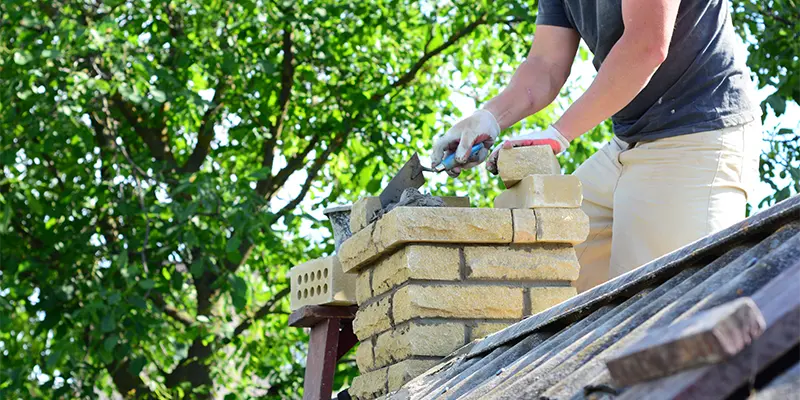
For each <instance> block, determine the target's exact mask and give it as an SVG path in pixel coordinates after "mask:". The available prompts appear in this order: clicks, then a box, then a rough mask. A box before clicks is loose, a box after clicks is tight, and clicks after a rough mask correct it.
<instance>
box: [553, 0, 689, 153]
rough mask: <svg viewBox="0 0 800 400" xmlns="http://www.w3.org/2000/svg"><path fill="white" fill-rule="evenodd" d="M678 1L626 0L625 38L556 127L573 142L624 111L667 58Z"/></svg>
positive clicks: (624, 6) (624, 1)
mask: <svg viewBox="0 0 800 400" xmlns="http://www.w3.org/2000/svg"><path fill="white" fill-rule="evenodd" d="M679 6H680V0H623V1H622V18H623V22H624V24H625V32H624V33H623V34H622V37H620V39H619V41H617V43H616V44H615V45H614V47H613V48H612V49H611V51H610V52H609V53H608V56H607V57H606V59H605V61H604V62H603V65H602V66H601V67H600V71H598V73H597V77H596V78H595V80H594V82H592V84H591V86H589V89H588V90H586V92H585V93H584V94H583V95H582V96H581V97H580V98H579V99H578V100H577V101H575V103H573V104H572V105H571V106H570V107H569V108H568V109H567V111H566V112H564V115H562V116H561V119H559V120H558V122H556V123H555V124H553V126H554V127H555V128H556V129H557V130H558V131H559V132H560V133H561V134H562V135H564V136H565V137H566V138H567V139H568V140H572V139H574V138H576V137H578V136H580V135H582V134H584V133H585V132H587V131H588V130H590V129H592V128H593V127H594V126H596V125H598V124H600V123H601V122H603V121H605V120H606V119H608V118H609V117H611V116H612V115H614V114H615V113H616V112H618V111H619V110H621V109H623V108H624V107H625V106H627V105H628V103H630V102H631V100H633V98H634V97H636V95H638V94H639V92H640V91H641V90H642V89H643V88H644V87H645V86H646V85H647V83H648V82H649V81H650V78H652V77H653V74H654V73H655V72H656V70H658V67H660V66H661V64H662V63H663V62H664V60H665V59H666V58H667V52H668V50H669V44H670V41H671V40H672V32H673V29H674V27H675V20H676V18H677V15H678V7H679Z"/></svg>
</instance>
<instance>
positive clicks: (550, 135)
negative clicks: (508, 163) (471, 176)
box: [486, 125, 569, 175]
mask: <svg viewBox="0 0 800 400" xmlns="http://www.w3.org/2000/svg"><path fill="white" fill-rule="evenodd" d="M525 146H550V147H551V148H552V149H553V153H555V154H559V153H561V152H563V151H564V150H566V149H567V148H568V147H569V140H567V138H565V137H564V135H562V134H561V132H559V131H558V130H557V129H556V128H555V127H554V126H552V125H550V126H549V127H547V129H545V130H543V131H532V132H528V133H526V134H523V135H519V136H514V137H512V138H508V139H507V140H505V141H504V142H503V144H501V145H500V146H497V147H496V148H495V149H494V151H493V152H492V154H491V155H490V156H489V160H488V161H486V169H488V170H489V172H491V173H493V174H495V175H497V156H498V155H499V154H500V149H510V148H513V147H525Z"/></svg>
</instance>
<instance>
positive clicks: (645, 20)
mask: <svg viewBox="0 0 800 400" xmlns="http://www.w3.org/2000/svg"><path fill="white" fill-rule="evenodd" d="M536 22H537V29H536V35H535V38H534V40H533V45H532V47H531V50H530V53H529V54H528V58H527V59H526V60H525V61H524V62H523V63H522V65H520V66H519V68H518V69H517V71H516V72H515V74H514V76H513V77H512V79H511V82H510V83H509V85H508V86H507V87H506V88H505V89H504V90H503V92H502V93H500V94H499V95H498V96H497V97H495V98H493V99H491V100H490V101H489V102H488V103H486V105H485V106H484V107H483V108H482V109H480V110H478V111H476V112H475V113H474V114H473V115H471V116H469V117H467V118H465V119H463V120H461V121H459V122H458V123H456V124H455V125H454V126H453V127H452V128H451V129H450V130H449V131H448V132H447V133H445V134H444V135H443V136H441V137H440V138H438V139H437V140H436V141H435V143H434V149H433V154H432V156H431V161H432V162H433V164H434V165H436V164H438V162H439V161H440V160H441V159H442V158H443V157H444V156H446V155H447V154H449V153H452V152H455V153H456V161H457V162H458V163H459V166H458V167H456V168H453V169H452V170H451V171H448V173H449V174H450V175H451V176H457V175H458V174H459V173H460V172H461V170H463V169H466V168H471V167H473V166H475V165H478V164H480V163H481V162H483V161H484V160H485V159H486V158H487V156H488V161H487V165H486V166H487V169H489V171H491V172H492V173H495V174H496V173H497V167H496V163H497V152H498V149H499V148H500V147H501V146H498V147H497V149H495V150H494V152H493V153H492V154H491V155H489V150H488V149H489V147H491V145H492V144H493V143H494V142H495V139H496V138H497V136H498V135H499V133H500V130H502V129H505V128H507V127H509V126H511V125H513V124H515V123H516V122H518V121H520V120H521V119H523V118H525V117H527V116H529V115H532V114H534V113H536V112H538V111H539V110H541V109H543V108H544V107H546V106H547V105H548V104H550V103H551V102H552V101H553V100H554V99H555V97H556V96H557V95H558V93H559V91H560V89H561V87H562V86H563V85H564V83H565V81H566V79H567V77H568V76H569V73H570V68H571V66H572V62H573V60H574V58H575V53H576V51H577V48H578V43H579V41H580V39H583V40H584V41H585V42H586V44H587V45H588V47H589V49H590V50H591V51H592V53H593V54H594V57H595V58H594V65H595V68H597V69H598V73H597V76H596V78H595V80H594V82H593V83H592V84H591V86H590V87H589V88H588V89H587V90H586V92H585V93H584V94H583V95H582V96H581V97H580V98H579V99H578V100H577V101H575V102H574V103H573V104H572V105H571V106H570V107H569V108H568V109H567V110H566V111H565V112H564V114H563V115H562V116H561V118H560V119H559V120H558V121H557V122H556V123H554V124H553V125H552V126H550V127H548V128H547V129H545V130H543V131H533V132H528V133H525V134H523V135H521V136H518V137H512V138H509V139H508V140H506V142H504V143H503V144H502V147H507V148H510V147H514V146H530V145H549V146H550V147H552V149H553V151H554V152H555V153H556V154H558V153H561V152H563V151H564V150H566V149H567V148H568V147H569V143H570V141H571V140H572V139H575V138H577V137H578V136H580V135H582V134H584V133H585V132H587V131H589V130H590V129H591V128H592V127H594V126H596V125H597V124H599V123H601V122H602V121H604V120H606V119H607V118H609V117H611V118H612V120H613V123H614V132H615V137H614V139H613V140H612V141H611V142H610V143H608V144H607V145H606V146H605V147H604V148H603V149H602V150H600V151H599V152H597V153H596V154H595V155H593V156H592V157H591V158H590V159H589V160H587V161H586V162H585V163H584V164H583V165H581V166H580V168H578V170H577V171H576V172H575V174H576V175H577V176H578V177H579V178H580V180H581V182H582V183H583V194H584V200H583V206H582V208H583V210H584V212H586V214H587V215H588V216H589V219H590V223H591V230H590V234H589V238H588V239H587V241H586V242H585V243H584V244H582V245H581V246H578V248H576V251H577V254H578V258H579V261H580V264H581V276H580V278H579V279H578V281H577V282H576V286H577V287H578V290H579V291H584V290H586V289H588V288H591V287H593V286H595V285H597V284H600V283H602V282H604V281H606V280H607V279H609V278H613V277H616V276H618V275H620V274H623V273H625V272H627V271H630V270H632V269H634V268H636V267H638V266H640V265H642V264H645V263H647V262H649V261H651V260H653V259H655V258H657V257H660V256H662V255H664V254H666V253H668V252H670V251H672V250H675V249H677V248H679V247H681V246H683V245H686V244H688V243H690V242H692V241H694V240H697V239H699V238H701V237H703V236H706V235H708V234H710V233H712V232H714V231H717V230H720V229H722V228H725V227H727V226H729V225H730V224H732V223H734V222H736V221H738V220H740V219H742V218H744V212H745V204H746V201H747V192H748V190H749V189H750V188H751V186H752V185H753V184H754V182H755V181H756V180H757V175H758V155H759V144H760V136H761V127H760V118H759V117H760V108H759V107H758V105H757V104H756V103H754V102H753V100H752V99H751V93H752V83H751V82H750V79H749V71H748V69H747V67H746V65H745V55H744V53H743V48H742V45H741V43H740V42H739V39H738V37H737V36H736V34H735V32H734V30H733V26H732V24H731V21H730V14H729V11H728V4H727V2H726V1H723V0H683V1H680V0H540V1H539V13H538V17H537V21H536ZM475 143H483V144H484V147H485V148H484V149H482V150H481V151H480V152H479V154H478V155H477V156H476V157H473V158H471V159H470V158H469V150H470V148H471V147H472V146H473V144H475Z"/></svg>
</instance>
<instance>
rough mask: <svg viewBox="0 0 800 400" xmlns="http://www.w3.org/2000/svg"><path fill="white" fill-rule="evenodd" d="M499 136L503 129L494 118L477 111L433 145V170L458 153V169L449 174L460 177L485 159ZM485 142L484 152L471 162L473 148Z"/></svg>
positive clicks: (454, 126) (458, 123)
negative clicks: (465, 170)
mask: <svg viewBox="0 0 800 400" xmlns="http://www.w3.org/2000/svg"><path fill="white" fill-rule="evenodd" d="M499 134H500V125H498V124H497V120H496V119H495V118H494V115H492V113H490V112H489V111H486V110H477V111H475V113H473V114H472V115H470V116H469V117H467V118H464V119H462V120H461V121H458V122H457V123H456V124H455V125H453V126H452V127H451V128H450V130H448V131H447V133H445V134H444V135H442V136H440V137H438V138H436V140H435V141H434V142H433V152H432V153H431V166H432V167H435V166H437V165H439V164H440V163H441V162H442V160H443V159H444V158H445V157H447V156H448V155H450V154H451V153H453V152H455V153H456V164H458V166H457V167H455V168H453V169H451V170H448V171H446V172H447V174H448V175H450V176H452V177H456V176H458V174H460V173H461V170H463V169H468V168H472V167H474V166H476V165H478V164H480V163H482V162H483V160H485V159H486V156H488V155H489V148H491V147H492V145H493V144H494V142H495V140H496V139H497V135H499ZM481 142H483V149H481V151H479V152H478V154H477V155H475V156H474V157H471V158H470V152H471V150H472V146H474V145H476V144H478V143H481Z"/></svg>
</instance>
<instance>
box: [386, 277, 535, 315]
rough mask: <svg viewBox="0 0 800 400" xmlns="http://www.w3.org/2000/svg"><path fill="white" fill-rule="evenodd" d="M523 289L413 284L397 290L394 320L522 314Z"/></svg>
mask: <svg viewBox="0 0 800 400" xmlns="http://www.w3.org/2000/svg"><path fill="white" fill-rule="evenodd" d="M522 302H523V301H522V288H519V287H504V286H494V285H485V286H484V285H463V286H462V285H446V286H444V285H442V286H439V285H433V286H422V285H417V284H410V285H408V286H404V287H401V288H400V289H398V290H397V291H396V292H395V293H394V298H393V306H392V313H393V315H394V319H395V323H400V322H403V321H407V320H409V319H411V318H417V317H423V318H497V319H512V318H521V317H522Z"/></svg>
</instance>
